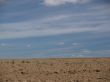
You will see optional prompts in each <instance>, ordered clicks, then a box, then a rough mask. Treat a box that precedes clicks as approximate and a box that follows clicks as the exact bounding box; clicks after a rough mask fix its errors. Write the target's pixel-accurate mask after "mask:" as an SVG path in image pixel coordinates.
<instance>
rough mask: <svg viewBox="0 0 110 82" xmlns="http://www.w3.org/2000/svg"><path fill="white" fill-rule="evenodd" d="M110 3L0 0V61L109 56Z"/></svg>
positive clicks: (104, 1) (92, 0) (69, 0)
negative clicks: (3, 59) (5, 59)
mask: <svg viewBox="0 0 110 82" xmlns="http://www.w3.org/2000/svg"><path fill="white" fill-rule="evenodd" d="M109 8H110V1H109V0H0V58H35V57H37V58H42V57H43V58H47V57H110V9H109Z"/></svg>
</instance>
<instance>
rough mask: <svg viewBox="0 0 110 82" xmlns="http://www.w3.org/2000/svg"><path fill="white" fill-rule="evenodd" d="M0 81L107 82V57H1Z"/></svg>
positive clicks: (109, 62)
mask: <svg viewBox="0 0 110 82" xmlns="http://www.w3.org/2000/svg"><path fill="white" fill-rule="evenodd" d="M0 82H110V58H76V59H75V58H61V59H60V58H59V59H58V58H56V59H54V58H53V59H25V60H18V59H15V60H14V59H12V60H7V59H6V60H0Z"/></svg>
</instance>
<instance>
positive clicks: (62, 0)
mask: <svg viewBox="0 0 110 82" xmlns="http://www.w3.org/2000/svg"><path fill="white" fill-rule="evenodd" d="M88 1H90V0H44V4H45V5H46V6H58V5H63V4H66V3H72V4H83V3H87V2H88Z"/></svg>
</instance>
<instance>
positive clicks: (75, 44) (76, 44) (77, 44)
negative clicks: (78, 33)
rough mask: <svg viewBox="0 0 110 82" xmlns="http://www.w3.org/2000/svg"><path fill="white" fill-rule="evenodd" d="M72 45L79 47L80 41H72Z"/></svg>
mask: <svg viewBox="0 0 110 82" xmlns="http://www.w3.org/2000/svg"><path fill="white" fill-rule="evenodd" d="M72 45H73V46H75V47H79V46H80V43H72Z"/></svg>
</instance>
